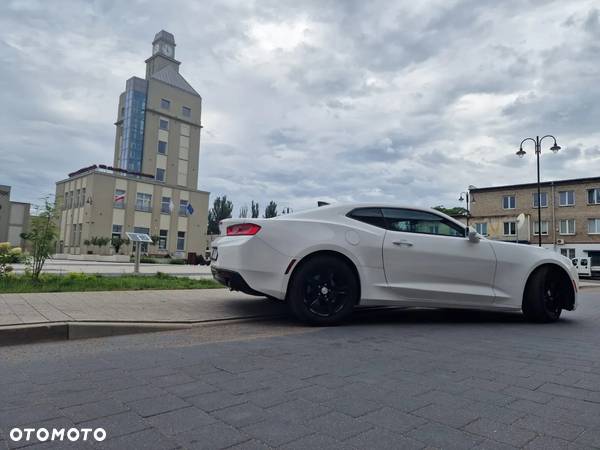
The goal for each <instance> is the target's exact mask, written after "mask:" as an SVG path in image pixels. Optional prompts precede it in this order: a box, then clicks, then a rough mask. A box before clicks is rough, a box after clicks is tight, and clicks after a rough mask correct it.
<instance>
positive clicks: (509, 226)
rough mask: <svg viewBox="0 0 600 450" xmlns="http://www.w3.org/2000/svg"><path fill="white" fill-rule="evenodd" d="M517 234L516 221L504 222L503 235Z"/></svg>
mask: <svg viewBox="0 0 600 450" xmlns="http://www.w3.org/2000/svg"><path fill="white" fill-rule="evenodd" d="M516 234H517V223H516V222H504V236H516Z"/></svg>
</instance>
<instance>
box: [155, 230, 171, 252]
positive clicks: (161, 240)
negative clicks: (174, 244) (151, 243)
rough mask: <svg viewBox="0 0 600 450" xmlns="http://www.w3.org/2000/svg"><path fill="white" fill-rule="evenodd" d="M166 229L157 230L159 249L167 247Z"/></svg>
mask: <svg viewBox="0 0 600 450" xmlns="http://www.w3.org/2000/svg"><path fill="white" fill-rule="evenodd" d="M168 233H169V232H168V231H167V230H160V231H159V232H158V249H159V250H166V249H167V235H168Z"/></svg>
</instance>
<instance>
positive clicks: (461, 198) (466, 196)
mask: <svg viewBox="0 0 600 450" xmlns="http://www.w3.org/2000/svg"><path fill="white" fill-rule="evenodd" d="M463 195H464V197H463ZM465 199H466V200H467V227H468V226H469V191H465V192H461V193H460V197H459V198H458V201H459V202H462V201H463V200H465Z"/></svg>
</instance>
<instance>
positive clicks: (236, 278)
mask: <svg viewBox="0 0 600 450" xmlns="http://www.w3.org/2000/svg"><path fill="white" fill-rule="evenodd" d="M210 270H211V272H212V276H213V278H214V279H215V280H216V281H217V282H219V283H221V284H223V285H225V286H227V287H228V288H229V289H231V290H232V291H240V292H243V293H244V294H248V295H257V296H261V297H264V296H265V294H263V293H261V292H258V291H255V290H254V289H252V288H251V287H250V286H248V283H246V280H244V277H242V276H241V275H240V274H239V273H238V272H234V271H233V270H225V269H218V268H216V267H211V269H210Z"/></svg>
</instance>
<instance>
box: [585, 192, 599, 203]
mask: <svg viewBox="0 0 600 450" xmlns="http://www.w3.org/2000/svg"><path fill="white" fill-rule="evenodd" d="M587 193H588V204H590V205H598V204H600V189H598V188H596V189H588V191H587Z"/></svg>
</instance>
